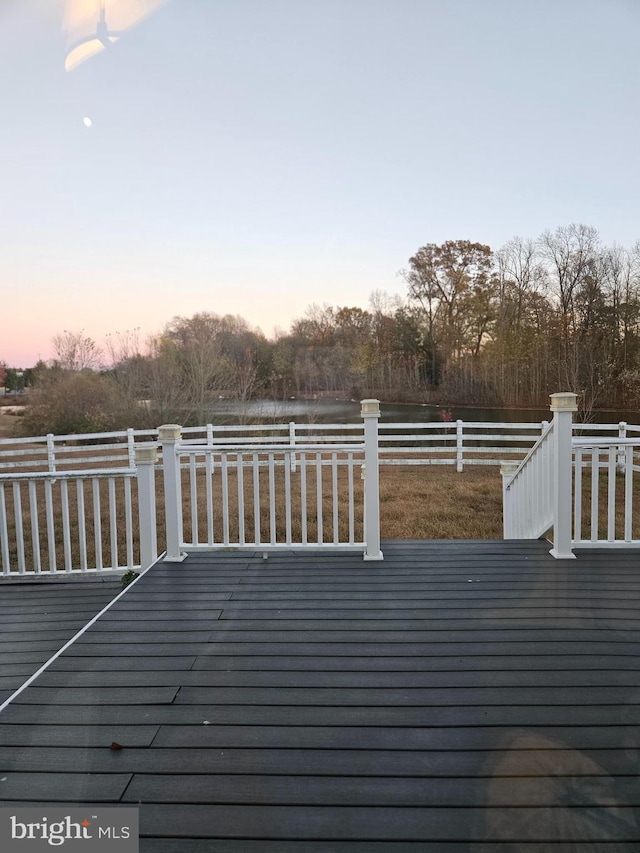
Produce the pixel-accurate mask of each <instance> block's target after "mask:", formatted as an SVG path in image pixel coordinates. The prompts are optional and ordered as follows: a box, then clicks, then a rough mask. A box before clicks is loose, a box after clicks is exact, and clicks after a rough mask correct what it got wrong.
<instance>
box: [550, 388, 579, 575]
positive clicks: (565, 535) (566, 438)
mask: <svg viewBox="0 0 640 853" xmlns="http://www.w3.org/2000/svg"><path fill="white" fill-rule="evenodd" d="M550 396H551V411H552V412H553V440H554V442H555V484H554V490H553V548H552V549H551V551H550V552H549V553H550V554H551V556H552V557H555V558H556V559H561V560H570V559H575V554H574V553H573V551H572V550H571V498H572V481H573V449H572V444H571V439H572V436H573V413H574V412H576V411H577V410H578V406H577V403H576V400H577V395H576V394H571V393H568V392H567V393H560V394H551V395H550Z"/></svg>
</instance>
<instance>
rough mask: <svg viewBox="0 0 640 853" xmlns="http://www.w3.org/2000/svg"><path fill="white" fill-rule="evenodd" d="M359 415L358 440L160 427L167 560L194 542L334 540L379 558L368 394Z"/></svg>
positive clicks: (240, 544)
mask: <svg viewBox="0 0 640 853" xmlns="http://www.w3.org/2000/svg"><path fill="white" fill-rule="evenodd" d="M362 415H363V420H364V441H362V442H358V443H356V442H349V443H337V442H332V443H329V442H324V443H319V444H292V443H288V444H277V443H269V444H266V443H253V444H250V443H246V442H245V443H241V444H238V443H232V442H225V443H222V444H216V443H207V444H197V443H194V442H193V441H189V440H186V441H184V440H182V435H181V428H180V427H179V426H177V425H167V426H164V427H160V443H161V445H162V455H163V460H164V465H163V468H164V494H165V513H166V514H165V520H166V531H167V557H166V558H167V559H169V560H181V559H183V558H184V555H185V552H186V551H193V550H215V549H231V548H234V549H251V550H261V551H263V552H265V553H266V552H268V551H271V550H278V549H283V548H288V549H291V548H305V549H308V548H331V549H341V550H342V549H356V550H360V551H362V552H363V554H364V557H365V559H369V560H376V559H382V552H381V551H380V518H379V486H378V455H377V454H378V447H377V426H378V417H379V404H378V401H371V400H364V401H363V409H362ZM361 472H362V473H361ZM362 479H363V480H364V483H362ZM359 484H360V485H359ZM185 531H188V533H185Z"/></svg>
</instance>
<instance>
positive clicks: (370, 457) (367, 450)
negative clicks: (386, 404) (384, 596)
mask: <svg viewBox="0 0 640 853" xmlns="http://www.w3.org/2000/svg"><path fill="white" fill-rule="evenodd" d="M361 406H362V410H361V415H362V420H363V421H364V470H365V477H364V540H365V551H364V559H365V560H382V559H383V554H382V551H381V550H380V476H379V469H378V419H379V418H380V401H379V400H362V402H361Z"/></svg>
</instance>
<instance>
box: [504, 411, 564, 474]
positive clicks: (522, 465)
mask: <svg viewBox="0 0 640 853" xmlns="http://www.w3.org/2000/svg"><path fill="white" fill-rule="evenodd" d="M552 432H553V421H550V422H549V423H548V424H547V426H546V429H544V430H543V432H542V435H541V436H540V438H539V439H538V440H537V441H536V443H535V444H534V445H533V447H532V448H531V450H530V451H529V452H528V453H527V455H526V456H525V457H524V459H523V460H522V462H521V463H520V464H519V465H518V467H517V468H516V470H515V471H514V472H513V474H512V475H511V477H509V479H508V480H507V482H506V483H505V489H506V490H507V491H508V490H509V489H510V488H511V484H512V483H513V482H514V481H515V480H516V479H517V478H518V477H519V476H520V473H521V472H522V471H523V470H524V468H525V467H526V466H527V464H528V462H529V460H530V459H531V457H532V456H534V455H535V454H536V453H537V452H538V448H539V447H540V446H541V445H542V444H543V442H544V441H546V439H547V438H548V436H549V435H550V434H551V433H552Z"/></svg>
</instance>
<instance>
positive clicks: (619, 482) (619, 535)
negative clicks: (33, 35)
mask: <svg viewBox="0 0 640 853" xmlns="http://www.w3.org/2000/svg"><path fill="white" fill-rule="evenodd" d="M552 400H553V403H552V411H553V412H554V419H553V422H552V423H551V424H550V425H549V428H548V429H547V430H546V431H545V432H544V433H543V435H542V436H541V438H540V439H539V440H538V442H537V443H536V444H535V446H534V447H533V448H532V449H531V451H530V452H529V453H528V454H527V456H526V457H525V459H524V460H523V461H522V462H521V463H520V464H519V465H513V464H511V465H508V464H506V465H503V466H502V474H503V522H504V538H505V539H527V538H541V537H542V536H544V535H545V534H549V533H550V532H551V531H552V537H553V549H552V551H551V553H552V554H553V555H554V556H555V557H561V558H571V557H573V556H575V555H574V553H573V551H574V549H575V548H580V547H617V548H620V547H640V520H639V519H637V517H636V516H634V490H635V488H636V485H637V482H638V475H639V474H640V435H638V434H636V435H635V436H630V435H629V434H628V433H629V432H630V431H634V432H636V433H637V427H632V428H631V429H623V428H622V427H623V425H622V424H620V425H619V427H620V428H619V430H618V436H616V437H612V436H611V435H609V436H606V435H602V434H600V435H598V434H592V435H576V434H575V425H574V424H572V416H573V412H575V411H576V405H575V400H576V395H575V394H554V395H552ZM604 426H605V425H599V427H598V428H599V429H601V430H602V428H603V427H604ZM624 426H626V425H624ZM609 429H610V431H613V430H614V427H613V426H610V427H609ZM594 432H595V431H594Z"/></svg>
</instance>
